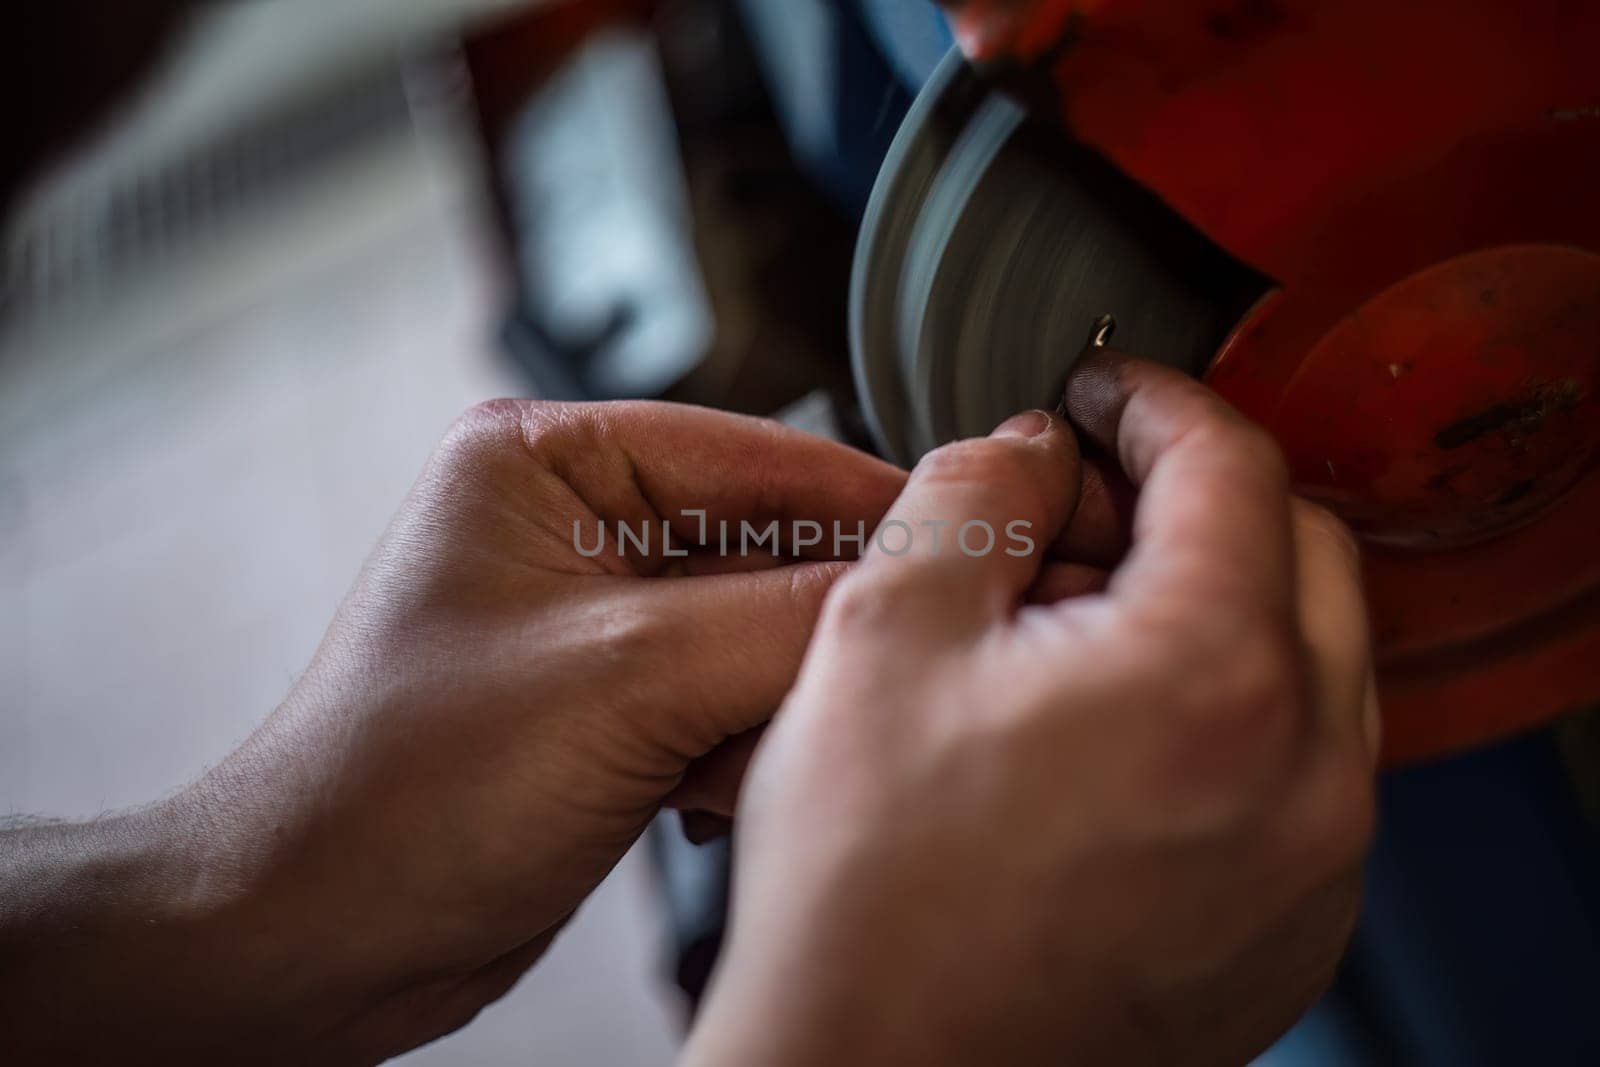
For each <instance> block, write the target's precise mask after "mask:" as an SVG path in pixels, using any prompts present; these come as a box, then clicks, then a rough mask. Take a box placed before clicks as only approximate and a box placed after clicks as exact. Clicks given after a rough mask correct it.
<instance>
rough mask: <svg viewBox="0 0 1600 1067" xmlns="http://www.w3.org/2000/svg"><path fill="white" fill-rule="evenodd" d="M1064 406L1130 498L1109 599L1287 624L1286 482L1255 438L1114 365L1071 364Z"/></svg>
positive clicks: (1214, 405) (1114, 358)
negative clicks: (1130, 526)
mask: <svg viewBox="0 0 1600 1067" xmlns="http://www.w3.org/2000/svg"><path fill="white" fill-rule="evenodd" d="M1067 406H1068V411H1069V413H1070V416H1071V418H1072V421H1073V422H1074V423H1075V424H1076V425H1077V426H1079V427H1080V428H1081V429H1082V430H1083V431H1084V432H1085V433H1086V434H1088V435H1089V436H1090V437H1091V438H1092V439H1093V440H1095V441H1096V442H1097V443H1098V444H1099V445H1100V446H1101V447H1102V448H1104V449H1105V450H1106V451H1107V452H1108V453H1109V454H1111V455H1113V456H1115V457H1116V458H1117V460H1118V461H1119V463H1120V464H1121V466H1122V469H1123V471H1124V472H1126V474H1127V475H1128V477H1129V479H1130V480H1131V481H1132V482H1133V484H1134V485H1136V486H1138V488H1139V500H1138V504H1137V506H1136V508H1135V512H1134V530H1133V548H1132V551H1131V552H1130V554H1129V556H1128V559H1127V561H1126V562H1125V563H1124V565H1123V566H1122V567H1121V568H1120V569H1119V570H1118V572H1117V574H1116V575H1115V576H1114V578H1113V579H1112V587H1111V591H1112V593H1113V595H1119V594H1121V595H1128V596H1132V597H1136V598H1146V599H1148V600H1150V601H1152V602H1159V603H1161V604H1163V605H1164V606H1167V607H1169V608H1179V609H1181V608H1188V609H1192V610H1194V611H1199V612H1206V613H1211V612H1216V611H1219V610H1234V611H1250V612H1265V613H1267V614H1268V615H1270V616H1272V617H1273V618H1274V621H1282V622H1284V623H1287V622H1288V621H1289V609H1290V606H1291V603H1292V594H1293V585H1292V582H1293V577H1294V555H1293V546H1292V541H1291V533H1290V526H1289V489H1288V474H1287V469H1286V466H1285V464H1284V461H1283V458H1282V456H1281V454H1280V453H1279V451H1278V449H1277V446H1276V445H1275V444H1274V443H1273V442H1272V440H1271V438H1270V437H1268V436H1267V434H1266V433H1265V432H1264V431H1262V430H1261V429H1259V428H1258V427H1256V426H1255V425H1253V424H1252V423H1250V422H1248V421H1247V420H1245V419H1244V417H1243V416H1241V415H1239V414H1238V413H1237V412H1236V411H1234V410H1233V408H1231V407H1229V406H1228V405H1227V404H1226V403H1225V402H1224V401H1223V400H1222V399H1221V398H1220V397H1218V396H1217V395H1216V394H1215V393H1213V392H1211V390H1209V389H1207V388H1205V387H1204V386H1203V385H1201V384H1200V383H1198V382H1196V381H1194V380H1193V379H1191V378H1188V377H1185V376H1184V375H1182V374H1180V373H1179V372H1177V371H1175V370H1172V369H1170V368H1167V367H1163V366H1160V365H1158V364H1155V363H1149V362H1145V361H1143V360H1137V359H1131V358H1128V357H1126V356H1120V355H1115V354H1103V355H1102V354H1093V355H1090V356H1088V357H1086V358H1085V359H1084V360H1083V361H1081V362H1080V363H1079V365H1078V366H1077V367H1076V368H1075V369H1074V371H1073V373H1072V377H1071V380H1070V381H1069V383H1068V389H1067Z"/></svg>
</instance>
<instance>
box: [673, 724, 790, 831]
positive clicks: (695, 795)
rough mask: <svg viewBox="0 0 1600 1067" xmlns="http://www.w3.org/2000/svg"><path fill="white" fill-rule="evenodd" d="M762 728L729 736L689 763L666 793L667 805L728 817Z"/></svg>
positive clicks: (762, 731)
mask: <svg viewBox="0 0 1600 1067" xmlns="http://www.w3.org/2000/svg"><path fill="white" fill-rule="evenodd" d="M763 733H765V730H764V728H761V727H757V728H756V729H754V730H748V731H746V732H745V733H742V734H740V735H739V736H737V737H732V738H729V739H728V740H727V741H724V742H723V743H722V744H720V745H718V746H717V747H716V748H714V749H712V750H711V751H710V752H709V753H707V754H706V755H705V756H704V757H702V758H700V759H698V760H696V761H695V762H694V763H693V764H691V765H690V767H689V770H688V772H687V773H685V774H684V776H683V781H682V782H681V783H680V784H679V785H678V788H676V789H674V790H673V791H672V792H671V793H670V794H668V795H667V799H666V801H665V803H666V806H667V807H669V808H678V809H680V810H682V811H685V812H690V811H701V812H710V813H712V814H715V815H721V816H731V815H733V811H734V807H735V806H736V802H737V801H738V798H739V787H740V786H741V785H743V784H744V774H745V771H746V770H747V769H748V768H749V766H750V760H751V758H752V757H753V756H754V755H755V751H756V745H758V744H760V742H761V737H762V734H763Z"/></svg>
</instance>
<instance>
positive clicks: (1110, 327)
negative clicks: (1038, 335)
mask: <svg viewBox="0 0 1600 1067" xmlns="http://www.w3.org/2000/svg"><path fill="white" fill-rule="evenodd" d="M1116 332H1117V320H1116V317H1115V316H1113V315H1101V316H1100V317H1099V318H1098V319H1095V320H1094V325H1093V326H1092V327H1090V329H1089V343H1088V344H1086V345H1084V346H1083V350H1084V351H1085V352H1088V351H1090V350H1092V349H1096V348H1104V347H1105V346H1106V342H1107V341H1109V340H1111V335H1112V334H1114V333H1116ZM1067 381H1068V383H1069V384H1070V383H1071V381H1072V377H1071V374H1070V372H1069V374H1068V377H1067ZM1056 417H1057V418H1060V419H1065V418H1066V417H1067V390H1066V388H1065V387H1063V388H1062V390H1061V399H1060V400H1059V401H1058V402H1057V403H1056Z"/></svg>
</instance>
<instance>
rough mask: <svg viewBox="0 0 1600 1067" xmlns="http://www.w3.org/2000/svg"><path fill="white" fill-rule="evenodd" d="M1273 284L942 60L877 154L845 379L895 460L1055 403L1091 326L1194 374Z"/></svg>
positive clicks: (957, 60) (969, 73)
mask: <svg viewBox="0 0 1600 1067" xmlns="http://www.w3.org/2000/svg"><path fill="white" fill-rule="evenodd" d="M1270 285H1271V283H1270V282H1269V281H1268V280H1266V279H1264V278H1262V277H1261V276H1260V275H1259V274H1256V273H1255V272H1254V271H1252V270H1250V269H1249V268H1248V267H1246V266H1244V265H1243V264H1241V263H1239V262H1237V261H1236V260H1234V259H1233V258H1232V257H1230V256H1229V255H1228V254H1227V253H1225V252H1223V251H1222V250H1221V249H1219V248H1217V247H1216V246H1215V245H1213V244H1212V243H1211V242H1210V241H1208V240H1207V239H1206V238H1205V237H1204V236H1203V235H1202V234H1200V233H1199V232H1198V231H1196V230H1195V229H1194V228H1193V227H1192V226H1190V225H1189V224H1188V223H1187V222H1185V221H1184V220H1183V219H1181V218H1180V217H1178V216H1177V215H1175V214H1174V213H1173V212H1172V211H1171V210H1170V209H1168V208H1167V207H1166V206H1165V205H1164V204H1162V203H1161V202H1160V201H1159V200H1158V199H1156V198H1155V197H1154V196H1152V195H1150V194H1149V193H1148V192H1146V191H1145V190H1144V189H1142V188H1140V187H1139V186H1138V185H1136V184H1135V183H1133V182H1132V181H1130V180H1129V179H1127V178H1126V177H1124V176H1123V175H1121V174H1120V173H1118V172H1117V171H1116V170H1115V169H1114V168H1113V167H1112V166H1111V165H1110V164H1108V163H1106V162H1105V161H1104V160H1103V159H1101V158H1100V157H1098V156H1097V155H1095V153H1093V152H1092V151H1090V150H1088V149H1086V148H1083V147H1081V146H1079V145H1076V144H1074V143H1073V142H1072V141H1071V140H1070V139H1069V138H1067V137H1064V136H1063V134H1062V131H1061V129H1060V128H1059V127H1057V126H1055V125H1053V124H1051V123H1050V122H1048V121H1047V120H1044V119H1040V118H1036V117H1033V116H1032V115H1030V114H1029V113H1028V112H1027V111H1026V110H1025V109H1024V108H1023V107H1022V106H1021V105H1019V104H1018V103H1017V102H1016V101H1015V100H1013V99H1012V97H1011V96H1009V95H1008V94H1007V93H1005V92H1004V91H1002V90H1000V89H998V88H996V87H995V86H993V85H992V84H991V83H989V82H987V81H985V80H983V79H981V78H980V77H979V75H978V74H977V73H976V72H975V71H974V70H973V69H972V68H971V67H970V66H969V65H968V64H967V63H966V61H965V60H964V59H963V58H962V56H961V54H960V53H959V52H952V53H951V54H950V55H949V56H948V57H946V59H945V61H944V62H943V63H942V64H941V65H940V67H939V69H938V70H937V71H936V72H935V73H934V75H933V77H932V78H930V79H929V81H928V83H927V85H926V86H925V87H924V88H923V91H922V93H921V94H920V95H919V97H918V98H917V101H916V103H915V104H914V106H913V107H912V109H911V112H910V113H909V114H908V116H907V118H906V121H905V124H904V126H903V127H902V128H901V130H900V133H899V135H898V136H897V137H896V139H895V141H894V144H893V146H892V147H891V149H890V151H889V155H888V158H887V160H886V162H885V164H884V168H883V171H882V173H881V174H880V176H879V178H878V184H877V186H876V188H875V189H874V191H873V195H872V199H871V201H870V203H869V204H868V207H867V214H866V219H865V222H864V223H863V227H862V233H861V238H860V244H859V246H858V249H857V254H856V267H855V277H854V279H853V283H852V291H851V341H852V346H853V349H854V353H853V355H854V366H855V373H856V380H857V386H858V389H859V392H860V394H861V397H862V400H863V404H864V407H865V410H866V415H867V419H868V422H869V425H870V426H871V427H872V430H873V433H874V434H875V435H876V437H877V441H878V445H879V447H880V448H881V449H882V450H883V452H884V453H885V454H886V455H888V456H889V457H891V458H893V459H895V460H896V461H898V462H900V463H903V464H909V463H911V462H913V461H915V460H916V459H917V458H918V457H919V456H921V455H922V454H923V453H925V452H927V451H929V450H930V449H932V448H934V447H936V446H937V445H939V444H941V443H943V442H946V441H950V440H954V439H957V438H961V437H973V436H981V435H983V434H986V433H988V432H989V431H990V430H991V429H993V428H994V427H995V426H996V425H998V424H999V423H1000V422H1002V421H1003V420H1004V419H1006V418H1007V417H1008V416H1010V415H1013V414H1015V413H1016V412H1018V411H1021V410H1023V409H1026V408H1040V407H1043V408H1049V407H1053V406H1054V405H1055V403H1056V400H1057V398H1058V397H1059V396H1060V393H1061V389H1062V386H1063V383H1064V381H1065V379H1066V374H1067V371H1068V370H1069V368H1070V366H1071V363H1072V361H1073V360H1074V359H1075V358H1076V357H1077V356H1078V354H1079V353H1080V352H1081V351H1082V350H1083V348H1084V344H1085V340H1086V338H1087V337H1088V336H1089V333H1090V330H1091V327H1092V325H1093V324H1094V322H1095V321H1096V320H1097V319H1099V318H1100V317H1101V316H1102V315H1107V314H1109V315H1111V316H1113V317H1114V318H1115V320H1116V323H1117V334H1116V341H1117V346H1118V347H1119V348H1124V349H1127V350H1128V351H1132V352H1137V353H1139V354H1141V355H1144V356H1146V357H1148V358H1151V359H1157V360H1160V361H1162V362H1164V363H1167V364H1170V365H1172V366H1175V367H1178V368H1180V369H1182V370H1184V371H1185V372H1187V373H1190V374H1194V375H1199V374H1200V373H1201V372H1202V371H1204V369H1205V368H1206V366H1207V365H1208V364H1209V363H1210V362H1211V360H1212V358H1213V357H1214V356H1215V354H1216V353H1217V351H1218V350H1219V349H1220V348H1221V347H1222V345H1223V342H1224V341H1225V340H1226V339H1227V337H1228V335H1229V333H1230V331H1231V330H1232V329H1233V328H1234V326H1235V325H1236V324H1237V323H1238V322H1239V321H1240V320H1241V319H1242V318H1243V317H1244V316H1245V314H1246V313H1247V312H1248V311H1249V309H1250V308H1251V307H1252V306H1253V305H1254V304H1255V303H1256V301H1257V300H1259V298H1260V297H1261V296H1262V294H1263V293H1265V292H1266V291H1267V290H1268V289H1269V288H1270Z"/></svg>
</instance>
